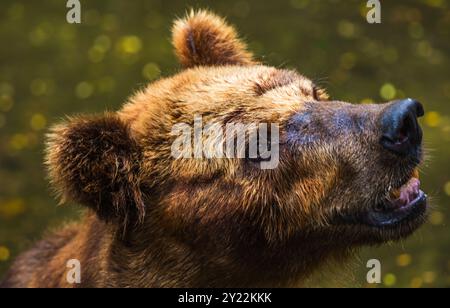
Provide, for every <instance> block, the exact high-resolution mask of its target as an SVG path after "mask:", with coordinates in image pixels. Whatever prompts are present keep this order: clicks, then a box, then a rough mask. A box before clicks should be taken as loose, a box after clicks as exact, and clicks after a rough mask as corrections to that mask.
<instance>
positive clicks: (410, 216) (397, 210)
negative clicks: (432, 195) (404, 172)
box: [365, 177, 427, 227]
mask: <svg viewBox="0 0 450 308" xmlns="http://www.w3.org/2000/svg"><path fill="white" fill-rule="evenodd" d="M426 210H427V195H426V194H425V193H424V192H423V191H422V190H420V181H419V179H418V178H415V177H412V178H411V179H410V180H409V181H408V182H407V183H406V184H404V185H403V186H401V187H400V188H399V189H397V190H392V191H390V197H389V198H387V199H386V200H385V201H384V202H382V203H380V204H377V205H376V206H375V207H374V208H373V209H372V210H371V211H369V212H368V213H367V216H366V219H365V223H366V224H368V225H370V226H373V227H392V226H396V225H398V224H399V223H403V222H411V221H413V220H415V219H419V218H420V217H423V215H424V214H425V212H426Z"/></svg>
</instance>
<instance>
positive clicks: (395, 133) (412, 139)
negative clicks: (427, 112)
mask: <svg viewBox="0 0 450 308" xmlns="http://www.w3.org/2000/svg"><path fill="white" fill-rule="evenodd" d="M423 114H424V110H423V107H422V105H421V104H420V103H419V102H417V101H415V100H412V99H406V100H401V101H396V102H394V103H392V104H390V105H389V106H388V107H387V108H386V110H385V111H384V113H383V116H382V121H381V126H382V131H383V134H382V137H381V144H382V145H383V147H385V148H386V149H388V150H391V151H393V152H396V153H398V154H405V155H406V154H408V153H409V152H411V150H413V149H414V148H415V147H416V146H418V145H419V144H420V143H421V141H422V130H421V129H420V126H419V123H418V121H417V118H418V117H420V116H422V115H423Z"/></svg>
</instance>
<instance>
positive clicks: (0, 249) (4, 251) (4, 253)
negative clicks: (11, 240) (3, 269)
mask: <svg viewBox="0 0 450 308" xmlns="http://www.w3.org/2000/svg"><path fill="white" fill-rule="evenodd" d="M10 255H11V254H10V252H9V249H8V248H7V247H5V246H0V261H2V262H4V261H8V260H9V257H10Z"/></svg>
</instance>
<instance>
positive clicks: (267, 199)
mask: <svg viewBox="0 0 450 308" xmlns="http://www.w3.org/2000/svg"><path fill="white" fill-rule="evenodd" d="M173 42H174V46H175V50H176V52H177V55H178V57H179V59H180V62H181V63H182V64H183V65H184V66H185V67H187V68H188V69H186V70H185V71H183V72H181V73H180V74H178V75H175V76H173V77H171V78H166V79H162V80H159V81H157V82H155V83H153V84H151V85H149V86H148V87H147V88H146V89H145V90H143V91H141V92H139V93H137V94H135V95H134V96H133V97H132V98H130V100H129V101H128V102H127V103H126V104H125V106H124V107H123V108H122V109H121V110H120V111H118V112H117V113H107V114H103V115H98V116H81V117H76V118H69V119H68V120H67V121H66V122H65V123H63V124H60V125H58V126H56V127H55V128H54V129H53V130H52V132H51V133H50V135H49V143H48V147H47V165H48V169H49V173H50V179H51V181H52V183H53V185H54V186H55V188H56V189H57V191H58V193H59V194H60V195H61V196H62V198H63V200H74V201H77V202H79V203H81V204H83V205H85V206H87V207H88V209H89V214H87V216H86V218H85V219H83V221H82V222H80V223H79V224H74V225H72V226H70V227H67V228H63V229H61V230H60V231H58V232H56V233H54V234H53V235H51V236H48V237H46V238H45V239H44V240H43V241H41V242H39V243H38V244H37V245H36V246H34V248H32V249H31V250H30V251H28V252H26V253H24V254H23V255H22V256H20V257H19V258H18V259H17V261H16V263H15V264H14V265H13V267H12V269H11V271H10V273H9V274H8V276H7V277H6V279H5V280H4V286H12V287H17V286H28V287H55V286H56V287H69V286H71V285H69V284H68V283H67V282H66V281H65V273H66V262H67V260H69V259H74V258H76V259H79V260H80V261H81V265H82V283H81V284H80V285H74V286H75V287H76V286H81V287H138V286H142V287H219V286H221V287H240V286H242V287H244V286H255V287H259V286H261V287H262V286H266V287H267V286H291V285H294V284H295V285H297V284H298V283H301V282H302V281H303V280H304V279H305V278H306V277H307V276H308V275H310V274H311V273H312V272H313V271H314V270H315V269H317V268H318V267H320V266H321V265H323V264H324V263H325V262H327V261H329V260H338V261H339V262H342V261H343V260H344V259H345V257H346V256H347V255H348V254H349V253H351V251H352V250H353V249H354V248H355V247H358V246H360V245H370V244H378V243H383V242H386V241H389V240H396V239H399V238H403V237H405V236H407V235H409V234H411V233H412V232H413V231H414V230H415V229H416V228H417V227H418V226H419V225H420V224H421V223H422V222H423V219H419V220H416V221H410V222H408V223H403V224H400V225H399V226H397V227H396V228H393V229H378V228H374V227H370V226H366V225H363V224H346V223H342V222H341V221H340V220H339V218H340V217H342V216H349V217H354V216H355V217H356V216H357V215H358V214H359V213H361V212H362V211H365V210H367V209H368V208H370V207H371V206H373V204H374V203H376V202H378V201H379V200H380V198H382V197H383V196H384V195H385V194H386V189H387V187H389V186H390V185H392V186H394V187H398V186H399V185H402V184H404V182H405V181H406V180H407V179H408V178H410V177H411V175H412V173H413V170H414V169H415V167H416V166H417V164H418V162H417V161H415V162H413V161H411V160H408V159H401V158H399V157H396V156H395V155H393V154H391V153H388V152H386V151H384V150H383V149H382V148H381V146H380V145H379V143H378V138H379V118H380V115H381V114H382V113H383V111H384V110H385V109H386V108H387V107H388V106H389V104H381V105H364V106H358V105H352V104H348V103H344V102H339V101H328V96H327V95H326V93H325V92H324V91H323V90H321V89H319V88H318V87H317V86H316V85H314V83H313V82H312V81H310V80H309V79H307V78H306V77H304V76H302V75H300V74H298V73H297V72H294V71H289V70H282V69H277V68H274V67H268V66H264V65H259V64H257V63H256V62H255V61H254V60H253V56H252V55H251V54H250V53H249V52H247V51H246V47H245V45H244V44H243V43H242V42H241V41H239V40H238V39H237V35H236V33H235V31H234V29H233V28H232V27H230V26H228V25H227V24H225V22H224V21H223V20H222V19H221V18H219V17H217V16H215V15H212V14H211V13H208V12H205V11H200V12H197V13H191V14H189V16H187V17H186V18H185V19H182V20H179V21H177V22H175V25H174V28H173ZM195 114H198V115H202V116H203V121H204V122H208V121H214V122H216V123H220V124H222V125H225V124H226V123H230V122H240V123H255V122H256V123H280V127H281V128H280V134H281V135H280V139H281V142H280V143H281V147H280V164H279V166H278V167H277V168H276V169H273V170H260V169H258V168H257V164H255V162H254V161H251V160H245V159H232V158H227V159H174V158H173V157H172V156H171V145H172V143H173V141H174V138H175V137H174V136H173V135H172V134H171V129H172V127H173V125H174V124H176V123H188V124H192V123H193V117H194V115H195Z"/></svg>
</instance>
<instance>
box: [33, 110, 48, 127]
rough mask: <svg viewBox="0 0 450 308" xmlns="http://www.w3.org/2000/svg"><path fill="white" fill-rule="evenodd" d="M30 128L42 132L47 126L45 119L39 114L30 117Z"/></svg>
mask: <svg viewBox="0 0 450 308" xmlns="http://www.w3.org/2000/svg"><path fill="white" fill-rule="evenodd" d="M30 126H31V128H32V129H33V130H37V131H39V130H43V129H44V128H45V127H46V126H47V119H46V118H45V117H44V116H43V115H42V114H40V113H36V114H34V115H33V116H32V117H31V120H30Z"/></svg>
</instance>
